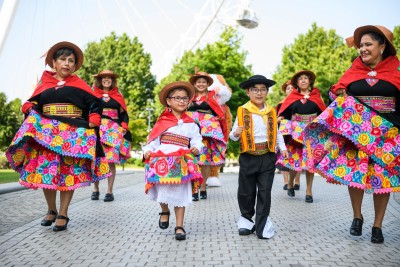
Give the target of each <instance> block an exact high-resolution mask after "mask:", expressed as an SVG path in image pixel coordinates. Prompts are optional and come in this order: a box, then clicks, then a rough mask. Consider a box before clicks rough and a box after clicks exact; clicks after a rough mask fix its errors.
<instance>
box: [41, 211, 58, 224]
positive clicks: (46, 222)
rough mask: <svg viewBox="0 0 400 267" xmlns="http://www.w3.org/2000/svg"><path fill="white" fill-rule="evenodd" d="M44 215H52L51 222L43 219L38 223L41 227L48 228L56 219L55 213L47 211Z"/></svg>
mask: <svg viewBox="0 0 400 267" xmlns="http://www.w3.org/2000/svg"><path fill="white" fill-rule="evenodd" d="M46 215H54V219H53V220H44V219H43V220H42V222H41V223H40V225H42V226H50V225H52V224H53V222H55V221H56V218H57V211H52V210H49V211H48V212H47V213H46Z"/></svg>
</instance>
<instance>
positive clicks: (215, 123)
mask: <svg viewBox="0 0 400 267" xmlns="http://www.w3.org/2000/svg"><path fill="white" fill-rule="evenodd" d="M187 114H188V115H189V116H190V117H191V118H192V119H194V121H195V122H196V123H197V124H198V125H199V127H200V133H201V136H202V137H203V144H204V147H203V149H202V150H201V151H200V153H199V155H198V156H197V159H198V162H199V165H200V166H202V165H224V163H225V152H226V147H227V144H226V142H225V140H224V134H223V132H222V128H221V124H220V122H219V120H218V118H217V117H216V116H214V115H212V114H207V113H202V112H187Z"/></svg>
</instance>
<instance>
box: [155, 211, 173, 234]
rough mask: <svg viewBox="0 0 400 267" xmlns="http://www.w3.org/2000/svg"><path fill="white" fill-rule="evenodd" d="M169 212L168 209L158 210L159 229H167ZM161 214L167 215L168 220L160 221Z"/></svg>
mask: <svg viewBox="0 0 400 267" xmlns="http://www.w3.org/2000/svg"><path fill="white" fill-rule="evenodd" d="M170 214H171V213H170V212H169V211H163V212H160V213H159V215H160V219H159V220H158V226H160V228H161V229H163V230H164V229H167V228H168V227H169V215H170ZM161 215H168V221H166V222H162V221H161Z"/></svg>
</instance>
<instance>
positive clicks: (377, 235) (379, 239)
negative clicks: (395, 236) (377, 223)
mask: <svg viewBox="0 0 400 267" xmlns="http://www.w3.org/2000/svg"><path fill="white" fill-rule="evenodd" d="M383 241H385V239H384V238H383V234H382V229H381V228H379V227H372V236H371V242H372V243H376V244H382V243H383Z"/></svg>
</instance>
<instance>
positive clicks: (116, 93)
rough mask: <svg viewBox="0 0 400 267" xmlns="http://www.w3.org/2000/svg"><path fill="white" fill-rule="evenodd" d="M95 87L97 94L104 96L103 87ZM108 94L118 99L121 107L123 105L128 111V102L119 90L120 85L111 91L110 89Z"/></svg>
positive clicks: (100, 96)
mask: <svg viewBox="0 0 400 267" xmlns="http://www.w3.org/2000/svg"><path fill="white" fill-rule="evenodd" d="M93 88H94V93H95V94H96V96H97V97H98V98H102V97H103V94H105V93H104V91H103V90H102V89H100V88H97V87H95V86H94V87H93ZM107 94H108V96H109V97H111V98H112V99H114V100H115V101H117V102H118V104H120V105H121V107H122V108H123V109H124V110H125V111H127V108H126V103H125V100H124V97H123V95H122V94H121V93H120V92H119V89H118V87H114V88H112V89H111V90H110V91H108V93H107Z"/></svg>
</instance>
